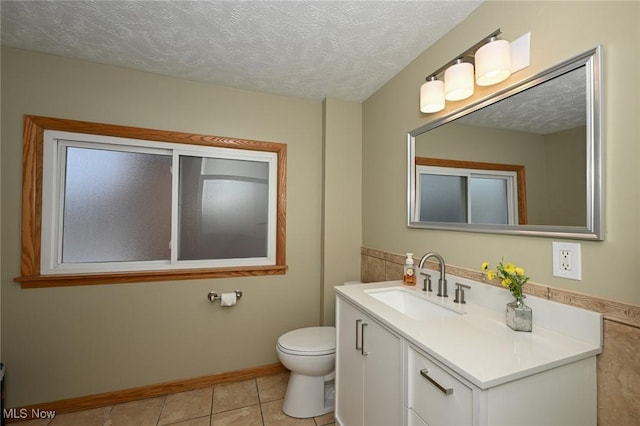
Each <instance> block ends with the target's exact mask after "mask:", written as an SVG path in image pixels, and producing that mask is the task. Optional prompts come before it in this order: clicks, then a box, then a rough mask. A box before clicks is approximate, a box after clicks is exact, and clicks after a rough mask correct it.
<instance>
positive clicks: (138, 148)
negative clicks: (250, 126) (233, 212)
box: [40, 130, 278, 275]
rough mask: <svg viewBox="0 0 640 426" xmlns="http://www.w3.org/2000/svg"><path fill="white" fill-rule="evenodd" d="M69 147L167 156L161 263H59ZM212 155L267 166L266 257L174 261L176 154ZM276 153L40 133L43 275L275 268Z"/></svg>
mask: <svg viewBox="0 0 640 426" xmlns="http://www.w3.org/2000/svg"><path fill="white" fill-rule="evenodd" d="M69 146H76V147H85V148H97V149H105V150H117V151H125V152H139V153H153V154H160V155H171V156H172V159H173V167H172V169H173V170H172V180H171V181H172V184H171V185H172V203H171V204H172V205H171V215H172V217H171V241H170V243H169V244H170V248H171V258H170V259H168V260H166V261H162V260H159V261H142V262H140V261H138V262H97V263H95V262H94V263H89V262H87V263H66V264H62V258H61V253H62V247H61V245H62V232H63V229H62V213H63V212H62V210H63V203H64V200H63V196H64V193H63V191H64V187H65V182H64V178H65V177H64V173H62V172H61V171H62V170H65V167H64V162H65V148H66V147H69ZM180 155H190V156H198V157H216V158H225V159H234V160H246V161H259V162H266V163H268V165H269V174H268V182H269V183H268V190H269V194H268V225H267V241H268V244H267V255H266V256H265V257H253V258H234V259H215V260H178V259H177V256H178V254H177V253H178V241H179V239H178V238H177V237H178V191H179V182H178V180H179V175H180V174H179V170H178V169H179V161H178V159H179V156H180ZM277 179H278V158H277V153H274V152H267V151H253V150H242V149H235V148H220V147H208V146H200V145H184V144H176V143H168V142H154V141H146V140H140V139H131V138H119V137H110V136H102V135H90V134H82V133H73V132H61V131H53V130H45V132H44V147H43V175H42V188H43V190H42V229H41V261H40V269H41V272H42V274H45V275H56V274H73V273H100V272H138V271H158V270H177V269H196V268H218V267H243V266H269V265H275V264H276V241H277V191H278V185H277Z"/></svg>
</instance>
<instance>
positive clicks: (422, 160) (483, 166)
mask: <svg viewBox="0 0 640 426" xmlns="http://www.w3.org/2000/svg"><path fill="white" fill-rule="evenodd" d="M415 165H416V166H436V167H451V168H457V169H474V170H496V171H502V172H515V173H516V176H517V177H518V188H517V191H518V224H519V225H526V224H527V221H528V219H527V183H526V180H525V175H526V173H525V166H521V165H517V164H500V163H482V162H477V161H462V160H448V159H445V158H431V157H416V164H415Z"/></svg>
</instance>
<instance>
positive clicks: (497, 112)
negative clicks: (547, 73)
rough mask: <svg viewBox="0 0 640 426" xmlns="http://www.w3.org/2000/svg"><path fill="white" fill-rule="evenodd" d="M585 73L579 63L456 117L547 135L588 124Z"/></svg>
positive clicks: (584, 68)
mask: <svg viewBox="0 0 640 426" xmlns="http://www.w3.org/2000/svg"><path fill="white" fill-rule="evenodd" d="M586 93H587V74H586V67H585V66H581V67H579V68H577V69H575V70H573V71H571V72H568V73H566V74H563V75H560V76H558V77H556V78H553V79H551V80H548V81H546V82H544V83H543V84H539V85H536V86H533V87H532V88H530V89H527V90H525V91H523V92H520V93H517V94H515V95H513V96H511V97H508V98H506V99H503V100H502V101H500V102H498V103H495V104H492V105H489V106H488V107H486V108H483V109H480V110H478V111H476V112H474V113H472V114H469V115H466V116H464V117H462V118H460V119H459V122H460V123H462V124H467V125H471V126H479V127H492V128H497V129H509V130H517V131H520V132H528V133H534V134H540V135H548V134H552V133H556V132H560V131H562V130H567V129H573V128H576V127H580V126H585V125H586V123H587V113H586V111H587V96H586Z"/></svg>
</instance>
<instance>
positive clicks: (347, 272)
mask: <svg viewBox="0 0 640 426" xmlns="http://www.w3.org/2000/svg"><path fill="white" fill-rule="evenodd" d="M323 107H324V108H323V111H324V114H323V118H324V127H323V128H324V138H323V139H324V143H323V153H324V173H323V188H324V190H323V205H322V218H323V220H322V284H323V286H322V296H321V297H322V306H321V311H322V323H323V324H325V325H334V324H335V301H334V299H335V293H334V291H333V287H334V286H336V285H339V284H342V283H344V282H346V281H354V280H359V279H360V252H359V250H358V251H354V250H353V248H354V247H359V246H360V244H361V243H362V210H361V203H360V194H361V193H362V104H359V103H354V102H344V101H340V100H337V99H326V100H325V101H324V103H323Z"/></svg>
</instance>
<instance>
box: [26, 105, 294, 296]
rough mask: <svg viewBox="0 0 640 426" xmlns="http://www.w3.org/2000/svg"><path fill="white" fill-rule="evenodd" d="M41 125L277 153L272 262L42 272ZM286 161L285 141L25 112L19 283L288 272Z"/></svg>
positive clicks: (52, 284)
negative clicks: (221, 265) (115, 270)
mask: <svg viewBox="0 0 640 426" xmlns="http://www.w3.org/2000/svg"><path fill="white" fill-rule="evenodd" d="M45 130H58V131H66V132H76V133H87V134H93V135H103V136H112V137H122V138H132V139H144V140H150V141H158V142H169V143H178V144H189V145H200V146H208V147H221V148H234V149H245V150H254V151H267V152H273V153H276V154H277V157H278V160H277V162H278V176H277V202H276V204H277V213H276V215H277V218H276V221H277V225H276V235H275V238H276V262H275V265H269V266H245V267H224V268H206V269H204V268H203V269H178V270H166V271H164V270H163V271H144V272H140V271H136V272H116V273H97V274H68V275H67V274H65V275H41V273H40V249H41V241H40V238H41V226H42V170H43V161H44V158H43V155H44V149H43V144H44V132H45ZM286 164H287V146H286V145H285V144H282V143H275V142H263V141H255V140H249V139H237V138H226V137H221V136H209V135H200V134H193V133H183V132H174V131H166V130H155V129H145V128H138V127H129V126H119V125H112V124H104V123H92V122H85V121H77V120H67V119H61V118H51V117H40V116H32V115H25V116H24V142H23V159H22V167H23V169H22V227H21V241H22V243H21V258H20V274H21V275H20V276H19V277H16V278H14V281H16V282H20V283H21V286H22V287H23V288H37V287H56V286H77V285H94V284H116V283H133V282H146V281H167V280H187V279H202V278H224V277H242V276H256V275H282V274H285V273H286V270H287V265H286V252H285V248H286V247H285V245H286Z"/></svg>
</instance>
